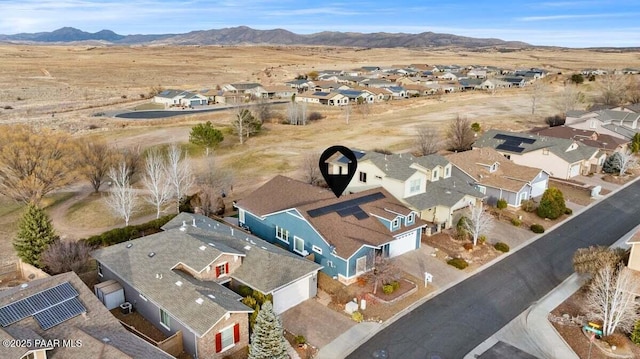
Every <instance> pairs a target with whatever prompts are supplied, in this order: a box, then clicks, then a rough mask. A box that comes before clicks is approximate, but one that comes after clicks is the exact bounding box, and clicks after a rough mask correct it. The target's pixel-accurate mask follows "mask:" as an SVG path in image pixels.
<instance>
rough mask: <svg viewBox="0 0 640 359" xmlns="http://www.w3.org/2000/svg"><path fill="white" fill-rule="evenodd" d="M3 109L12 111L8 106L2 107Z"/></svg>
mask: <svg viewBox="0 0 640 359" xmlns="http://www.w3.org/2000/svg"><path fill="white" fill-rule="evenodd" d="M3 108H4V109H5V110H13V107H11V106H9V105H7V106H5V107H3Z"/></svg>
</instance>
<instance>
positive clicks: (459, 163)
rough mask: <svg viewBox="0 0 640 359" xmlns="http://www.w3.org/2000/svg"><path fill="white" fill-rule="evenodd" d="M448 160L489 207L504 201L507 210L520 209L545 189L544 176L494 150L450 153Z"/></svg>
mask: <svg viewBox="0 0 640 359" xmlns="http://www.w3.org/2000/svg"><path fill="white" fill-rule="evenodd" d="M447 159H448V160H449V161H451V163H453V165H454V166H455V168H454V169H453V171H454V172H458V171H460V172H461V173H462V174H463V175H464V176H467V177H468V178H469V179H468V180H467V182H468V183H471V184H473V185H474V186H475V187H476V188H477V189H478V190H479V191H480V192H482V193H483V194H484V195H486V197H487V202H488V203H490V204H492V205H495V203H496V202H497V200H499V199H504V200H506V201H507V204H508V205H509V206H512V207H520V205H521V204H522V201H524V200H528V199H531V198H533V197H538V196H541V195H542V194H543V193H544V191H545V190H546V189H547V188H548V182H549V174H548V173H547V172H545V171H544V170H541V169H540V168H534V167H528V166H521V165H517V164H515V163H513V162H512V161H510V160H508V159H507V158H505V157H504V156H503V155H502V154H501V153H499V152H498V151H496V150H494V149H493V148H474V149H472V150H470V151H465V152H458V153H452V154H449V155H447Z"/></svg>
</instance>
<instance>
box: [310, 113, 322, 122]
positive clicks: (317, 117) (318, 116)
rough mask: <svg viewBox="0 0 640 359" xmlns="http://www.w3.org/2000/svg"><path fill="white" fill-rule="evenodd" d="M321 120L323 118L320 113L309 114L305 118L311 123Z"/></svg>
mask: <svg viewBox="0 0 640 359" xmlns="http://www.w3.org/2000/svg"><path fill="white" fill-rule="evenodd" d="M323 118H324V116H323V115H322V114H321V113H320V112H316V111H314V112H311V113H310V114H309V117H307V121H309V122H313V121H318V120H322V119H323Z"/></svg>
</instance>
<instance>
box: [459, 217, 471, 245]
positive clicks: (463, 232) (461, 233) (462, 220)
mask: <svg viewBox="0 0 640 359" xmlns="http://www.w3.org/2000/svg"><path fill="white" fill-rule="evenodd" d="M468 221H469V218H467V217H465V216H462V217H460V219H459V220H458V223H457V224H456V239H457V240H459V241H464V240H466V239H467V238H469V232H467V230H466V229H465V225H464V224H465V222H468Z"/></svg>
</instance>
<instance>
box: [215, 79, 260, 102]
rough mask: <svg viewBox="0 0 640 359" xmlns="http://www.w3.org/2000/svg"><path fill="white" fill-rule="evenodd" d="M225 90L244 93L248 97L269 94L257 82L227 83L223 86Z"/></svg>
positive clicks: (252, 97)
mask: <svg viewBox="0 0 640 359" xmlns="http://www.w3.org/2000/svg"><path fill="white" fill-rule="evenodd" d="M222 90H223V91H228V92H232V93H236V94H243V95H244V96H245V98H247V99H254V98H261V97H266V96H267V91H266V90H265V89H264V87H262V85H260V84H259V83H256V82H239V83H233V84H226V85H224V86H222Z"/></svg>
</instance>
